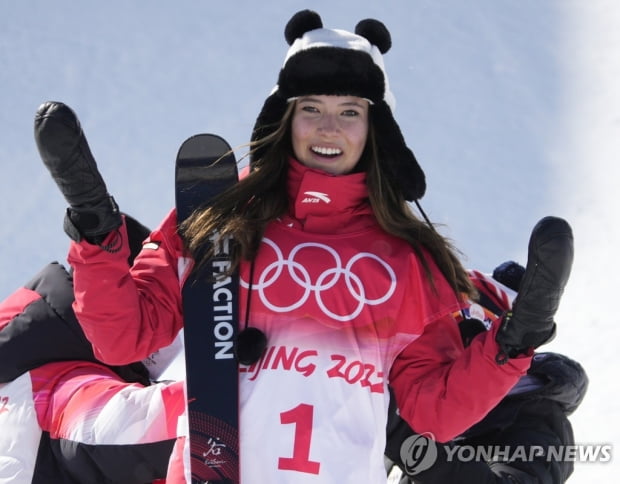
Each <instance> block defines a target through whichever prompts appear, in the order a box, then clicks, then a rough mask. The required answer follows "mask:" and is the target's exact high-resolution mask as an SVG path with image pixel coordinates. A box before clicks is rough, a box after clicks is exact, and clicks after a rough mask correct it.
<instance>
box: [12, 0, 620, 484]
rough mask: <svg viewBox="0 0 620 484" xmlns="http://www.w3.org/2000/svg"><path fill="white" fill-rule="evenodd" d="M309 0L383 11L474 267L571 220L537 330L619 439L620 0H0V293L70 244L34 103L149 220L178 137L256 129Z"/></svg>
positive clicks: (603, 433) (449, 232)
mask: <svg viewBox="0 0 620 484" xmlns="http://www.w3.org/2000/svg"><path fill="white" fill-rule="evenodd" d="M308 7H310V8H313V9H315V10H317V11H318V12H319V13H320V14H321V16H322V17H323V21H324V24H325V25H326V26H327V27H333V28H344V29H347V30H352V29H353V28H354V26H355V24H356V23H357V22H358V21H359V20H361V19H363V18H367V17H374V18H378V19H380V20H382V21H384V22H385V24H386V25H387V26H388V28H389V29H390V31H391V34H392V40H393V47H392V49H391V51H390V52H389V53H387V54H386V55H385V62H386V66H387V70H388V73H389V77H390V83H391V86H392V89H393V91H394V93H395V95H396V99H397V109H396V117H397V120H398V121H399V123H400V126H401V129H402V131H403V133H404V135H405V137H406V139H407V141H408V143H409V145H410V147H411V148H412V149H413V151H414V152H415V153H416V155H417V157H418V160H419V162H420V164H421V165H422V167H423V168H424V170H425V172H426V175H427V182H428V190H427V194H426V196H425V197H424V198H423V200H422V205H423V207H424V208H425V210H426V211H427V213H428V215H429V216H430V218H431V219H432V220H433V221H434V222H437V223H441V224H443V226H442V227H441V230H442V232H443V233H444V234H445V235H446V236H448V237H450V238H451V239H452V240H453V241H454V242H455V244H456V245H457V246H458V247H459V248H460V249H461V250H462V251H463V254H464V257H465V263H466V265H467V266H469V267H474V268H477V269H481V270H484V271H491V270H492V269H493V268H494V267H495V266H496V265H497V264H498V263H500V262H503V261H505V260H508V259H514V260H518V261H519V262H521V263H523V264H525V262H526V254H527V242H528V238H529V232H530V230H531V228H532V227H533V226H534V224H535V223H536V222H537V221H538V220H539V219H540V218H541V217H543V216H545V215H549V214H551V215H557V216H561V217H564V218H566V219H567V220H568V221H569V222H570V223H571V224H572V226H573V229H574V234H575V247H576V256H575V257H576V258H575V263H574V266H573V272H572V276H571V280H570V282H569V285H568V287H567V289H566V292H565V296H564V299H563V302H562V306H561V308H560V312H559V314H558V316H557V321H558V324H559V331H558V336H557V338H556V339H555V341H553V342H552V343H550V344H549V345H547V346H546V347H545V349H548V350H552V351H558V352H562V353H565V354H567V355H569V356H571V357H573V358H575V359H577V360H578V361H580V362H581V363H582V364H583V366H584V367H585V368H586V370H587V372H588V374H589V377H590V388H589V392H588V395H587V397H586V399H585V400H584V402H583V404H582V406H581V407H580V408H579V409H578V410H577V412H576V413H575V414H574V415H573V417H572V418H571V420H572V422H573V424H574V429H575V434H576V439H577V441H578V442H580V443H611V444H613V445H614V449H613V453H614V454H615V453H617V452H620V424H619V420H620V411H619V410H620V405H619V403H618V402H619V400H618V398H619V397H618V391H617V389H618V383H617V374H616V371H617V370H618V368H619V364H618V360H616V354H617V348H618V347H619V346H620V338H619V336H620V328H619V326H618V322H619V321H618V320H619V316H618V313H619V311H618V309H617V308H616V307H615V305H616V302H617V301H618V299H619V297H618V295H617V294H618V289H617V287H618V282H619V276H618V275H619V273H620V265H619V263H618V256H617V253H616V250H617V246H618V242H619V241H620V237H619V232H620V228H619V226H618V216H617V214H616V211H617V209H618V206H619V203H618V202H619V192H620V190H619V188H618V186H617V184H618V178H619V177H618V175H619V172H620V168H619V167H618V162H619V161H620V160H619V158H620V156H619V155H620V149H619V148H620V89H619V88H618V87H617V86H618V85H619V83H620V81H619V79H620V28H619V26H620V3H618V2H617V1H615V0H519V1H516V0H472V1H469V2H464V1H460V0H437V1H432V0H417V1H412V0H385V1H383V2H379V1H370V0H355V1H343V0H341V1H335V0H329V1H328V0H315V1H313V2H309V1H306V2H301V1H298V0H289V1H287V2H284V1H271V0H269V1H268V0H261V1H250V0H235V1H229V2H213V1H206V0H204V1H187V0H185V1H183V0H177V1H175V2H171V1H161V0H151V1H137V0H125V1H121V0H107V1H106V2H95V1H83V2H74V1H69V0H55V1H54V2H48V1H44V0H23V1H19V2H16V1H11V0H0V100H1V102H0V164H1V167H2V171H1V173H2V176H1V177H0V194H1V195H2V196H1V197H0V214H1V221H0V227H1V232H0V233H1V237H0V254H1V262H0V264H1V265H0V267H1V270H0V298H4V297H6V296H7V295H8V294H9V293H10V292H12V291H13V290H14V289H16V288H17V287H18V286H19V285H21V284H23V283H25V282H26V281H28V280H29V279H30V278H31V277H32V276H33V275H34V274H35V273H36V272H37V271H38V270H39V269H40V268H41V267H42V266H43V265H44V264H46V263H47V262H49V261H52V260H59V261H61V262H65V255H66V250H67V246H68V241H67V238H66V236H65V235H64V233H63V232H62V228H61V227H62V218H63V213H64V210H65V202H64V200H63V199H62V196H61V195H60V193H59V191H58V190H57V188H56V186H55V185H54V184H53V182H52V180H51V178H50V176H49V174H48V173H47V171H46V170H45V169H44V167H43V165H42V163H41V161H40V158H39V155H38V153H37V150H36V147H35V144H34V140H33V136H32V125H33V115H34V113H35V111H36V109H37V107H38V106H39V104H40V103H42V102H43V101H45V100H59V101H63V102H66V103H67V104H69V105H70V106H71V107H72V108H74V109H75V110H76V112H77V113H78V116H79V117H80V119H81V121H82V125H83V127H84V130H85V132H86V135H87V137H88V139H89V142H90V145H91V148H92V150H93V152H94V154H95V157H96V158H97V160H98V163H99V167H100V170H101V172H102V173H103V175H104V177H105V179H106V181H107V184H108V188H109V190H110V192H111V193H112V194H113V195H114V196H115V198H116V200H117V202H118V203H119V205H120V207H121V209H123V210H124V211H127V212H128V213H131V214H133V215H134V216H136V217H137V218H139V219H140V220H141V221H143V222H144V223H145V224H147V225H149V226H151V227H154V226H155V225H157V224H158V223H159V221H160V220H161V219H162V218H163V217H164V215H165V214H166V213H167V211H168V210H169V209H170V208H171V207H172V205H173V200H174V196H173V163H174V158H175V155H176V152H177V149H178V147H179V145H180V143H181V142H182V141H183V140H184V139H185V138H187V137H188V136H190V135H192V134H195V133H199V132H215V133H218V134H221V135H223V136H224V137H225V138H227V139H228V140H229V141H230V142H231V144H232V145H233V146H239V145H242V144H244V143H245V142H247V140H248V138H249V134H250V131H251V128H252V126H253V123H254V121H255V118H256V115H257V114H258V112H259V109H260V107H261V106H262V103H263V101H264V99H265V97H266V96H267V94H268V93H269V91H270V90H271V88H272V87H273V85H274V83H275V80H276V76H277V72H278V69H279V68H280V65H281V63H282V61H283V59H284V54H285V52H286V44H285V41H284V36H283V30H284V25H285V24H286V22H287V20H288V19H289V17H290V16H291V15H292V14H293V13H294V12H295V11H297V10H299V9H302V8H308ZM243 152H244V150H243V149H241V150H240V151H239V152H238V153H239V154H242V153H243ZM616 460H617V457H616V456H614V458H613V460H612V462H611V463H598V464H593V463H577V464H576V469H575V473H574V475H573V477H572V478H571V479H570V480H569V482H571V483H588V484H590V483H592V482H597V483H599V482H601V483H602V482H605V483H611V482H617V480H616V479H617V473H618V470H616V469H614V468H615V463H614V462H613V461H616Z"/></svg>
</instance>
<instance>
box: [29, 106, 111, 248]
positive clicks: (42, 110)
mask: <svg viewBox="0 0 620 484" xmlns="http://www.w3.org/2000/svg"><path fill="white" fill-rule="evenodd" d="M34 138H35V141H36V143H37V148H38V149H39V153H40V155H41V159H42V160H43V163H44V164H45V166H46V167H47V168H48V170H49V171H50V173H51V175H52V178H53V179H54V181H55V182H56V184H57V185H58V188H60V191H61V192H62V194H63V196H64V197H65V199H66V200H67V202H68V203H69V208H68V209H67V213H66V215H65V222H64V229H65V232H66V233H67V235H69V237H71V238H72V239H73V240H76V241H78V242H79V241H80V240H81V239H82V238H84V239H86V240H87V241H88V242H90V243H93V244H101V243H102V242H103V240H104V239H105V238H106V236H107V235H108V234H109V233H110V232H112V231H113V230H115V229H117V228H118V227H120V226H121V224H122V218H121V214H120V212H119V210H118V206H117V205H116V202H115V201H114V199H113V198H112V197H111V196H110V195H109V194H108V190H107V188H106V185H105V182H104V181H103V178H102V177H101V174H100V173H99V170H98V169H97V163H96V162H95V159H94V158H93V155H92V154H91V152H90V148H89V147H88V142H87V141H86V137H85V136H84V132H83V131H82V128H81V126H80V122H79V120H78V118H77V116H76V115H75V113H74V112H73V111H72V110H71V109H70V108H69V107H68V106H67V105H65V104H63V103H59V102H53V101H49V102H46V103H43V104H42V105H41V106H40V107H39V109H38V110H37V113H36V115H35V118H34Z"/></svg>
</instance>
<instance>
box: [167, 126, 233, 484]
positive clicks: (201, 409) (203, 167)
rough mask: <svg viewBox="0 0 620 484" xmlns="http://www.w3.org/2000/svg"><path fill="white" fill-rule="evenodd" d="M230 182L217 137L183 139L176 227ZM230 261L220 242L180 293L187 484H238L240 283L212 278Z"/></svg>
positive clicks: (228, 153) (224, 149) (225, 151)
mask: <svg viewBox="0 0 620 484" xmlns="http://www.w3.org/2000/svg"><path fill="white" fill-rule="evenodd" d="M237 180H238V173H237V164H236V160H235V157H234V154H233V153H232V150H231V148H230V145H229V144H228V143H227V142H226V141H225V140H224V139H223V138H221V137H220V136H217V135H212V134H198V135H195V136H192V137H190V138H188V139H187V140H186V141H185V142H183V144H182V145H181V147H180V148H179V152H178V155H177V159H176V167H175V197H176V210H177V220H178V223H181V222H182V221H183V220H185V219H186V218H187V217H188V216H189V215H190V214H191V213H192V212H193V211H194V210H195V209H196V208H199V207H202V206H205V205H207V204H208V203H209V201H210V200H211V199H212V198H213V197H214V196H216V195H217V194H218V193H221V192H222V191H223V190H225V189H226V188H228V187H230V186H231V185H233V184H234V183H236V182H237ZM229 261H230V260H229V252H228V244H227V243H226V241H224V242H223V243H221V244H218V247H217V248H216V256H215V257H214V258H213V259H212V260H211V261H209V263H208V264H207V265H206V266H205V267H206V269H205V270H206V271H208V273H206V274H205V272H202V273H201V274H190V276H189V278H188V279H187V281H186V282H185V284H184V285H183V289H182V297H183V316H184V342H185V366H186V375H187V376H186V383H187V418H188V421H189V436H188V438H189V444H190V445H189V447H190V466H191V475H192V484H198V483H205V482H209V483H230V484H238V483H239V389H238V366H237V360H236V358H235V356H234V352H233V346H234V341H235V338H236V334H237V327H238V325H237V321H238V293H239V278H238V275H233V276H232V277H226V278H221V277H219V278H217V279H214V278H213V277H211V276H212V275H217V274H219V273H221V272H223V271H224V270H225V269H226V268H227V267H228V265H229ZM201 275H202V277H201Z"/></svg>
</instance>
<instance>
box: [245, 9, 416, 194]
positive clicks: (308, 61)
mask: <svg viewBox="0 0 620 484" xmlns="http://www.w3.org/2000/svg"><path fill="white" fill-rule="evenodd" d="M284 36H285V38H286V41H287V43H288V44H289V45H290V48H289V50H288V52H287V55H286V58H285V60H284V64H283V66H282V68H281V70H280V74H279V76H278V83H277V85H276V87H275V88H274V89H273V91H272V92H271V94H270V95H269V97H268V98H267V100H266V101H265V104H264V105H263V108H262V110H261V112H260V114H259V115H258V118H257V120H256V124H255V125H254V131H253V133H252V141H256V140H259V139H261V138H263V137H265V136H267V135H269V134H271V133H272V132H273V131H274V130H275V129H276V128H277V125H278V123H279V121H280V120H281V119H282V116H283V115H284V113H285V111H286V108H287V105H288V102H289V101H290V100H291V99H294V98H296V97H298V96H305V95H313V94H314V95H322V94H325V95H349V96H357V97H362V98H365V99H367V100H368V101H369V102H370V116H371V119H372V122H373V126H374V128H375V132H376V135H377V136H376V139H377V148H378V152H379V153H378V154H379V159H380V160H381V163H384V164H385V165H384V166H385V168H386V173H387V174H388V176H389V177H391V178H392V181H393V182H394V183H396V185H397V186H398V187H399V188H400V190H401V192H402V194H403V196H404V198H405V199H406V200H410V201H412V200H417V199H419V198H422V196H423V195H424V192H425V190H426V181H425V177H424V172H423V171H422V169H421V168H420V165H419V164H418V162H417V160H416V158H415V156H414V154H413V152H412V151H411V150H410V149H409V148H408V147H407V145H406V144H405V140H404V139H403V136H402V133H401V131H400V128H399V127H398V124H397V123H396V120H395V119H394V116H393V110H394V108H395V99H394V96H393V94H392V92H391V91H390V88H389V83H388V78H387V75H386V73H385V68H384V64H383V54H385V53H386V52H387V51H388V50H389V49H390V47H391V46H392V40H391V36H390V33H389V31H388V30H387V28H386V27H385V25H384V24H383V23H381V22H380V21H378V20H375V19H366V20H362V21H360V22H359V23H358V24H357V26H356V27H355V32H354V33H352V32H348V31H345V30H335V29H325V28H323V22H322V20H321V17H320V16H319V15H318V14H317V13H316V12H314V11H311V10H302V11H300V12H297V13H296V14H295V15H293V17H291V19H290V20H289V21H288V23H287V25H286V28H285V30H284ZM266 149H268V146H265V147H262V148H260V149H258V150H256V151H255V152H254V153H253V154H252V157H251V159H250V164H252V161H253V160H256V159H259V158H260V157H261V156H262V154H263V153H264V152H265V150H266Z"/></svg>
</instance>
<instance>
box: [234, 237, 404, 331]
mask: <svg viewBox="0 0 620 484" xmlns="http://www.w3.org/2000/svg"><path fill="white" fill-rule="evenodd" d="M263 243H265V244H267V245H268V246H270V247H271V248H272V249H273V251H274V253H275V256H276V260H275V261H273V262H271V263H270V264H268V265H267V266H266V267H265V268H264V269H263V270H262V272H261V273H260V275H259V276H258V278H257V279H256V280H255V281H254V282H253V284H252V290H255V291H257V292H258V295H259V298H260V300H261V302H262V303H263V304H264V305H265V306H266V307H267V308H269V309H270V310H272V311H274V312H277V313H285V312H288V311H292V310H294V309H297V308H299V307H301V306H302V305H303V304H305V303H306V301H307V300H308V298H310V296H311V295H314V299H315V301H316V303H317V305H318V306H319V308H320V309H321V310H322V311H323V313H324V314H325V315H326V316H328V317H330V318H333V319H334V320H336V321H350V320H352V319H354V318H356V317H357V316H359V314H360V313H361V312H362V310H363V309H364V305H370V306H375V305H377V304H381V303H384V302H386V301H387V300H389V299H390V297H392V295H393V294H394V291H395V290H396V274H395V272H394V270H393V269H392V268H391V267H390V266H389V265H388V264H387V263H386V262H385V261H384V260H382V259H380V258H379V257H377V256H376V255H375V254H371V253H369V252H360V253H358V254H356V255H355V256H354V257H352V258H351V259H350V260H349V261H348V262H347V263H346V265H344V264H343V261H342V259H341V257H340V255H339V254H338V253H337V252H336V251H335V250H334V249H333V248H331V247H329V246H328V245H325V244H319V243H315V242H307V243H303V244H299V245H297V246H296V247H294V248H293V249H292V250H291V252H290V254H289V255H288V257H285V256H284V254H283V253H282V250H281V249H280V247H278V246H277V245H276V244H275V242H273V241H272V240H271V239H269V238H264V239H263ZM308 248H313V249H319V250H322V251H324V252H326V253H327V255H329V256H330V257H331V258H332V259H333V267H331V268H329V269H326V270H324V271H323V272H322V273H321V274H319V275H318V277H316V278H315V279H314V280H312V276H311V275H310V272H309V271H308V269H307V268H306V267H305V266H304V265H303V264H302V263H301V262H299V260H298V259H299V253H300V252H301V251H302V250H304V249H308ZM313 257H316V255H315V254H313ZM369 259H370V260H374V261H376V262H378V263H379V265H380V267H381V268H383V269H384V270H385V272H386V274H387V276H388V277H387V280H388V281H390V282H389V286H388V287H387V290H386V291H385V293H384V294H383V295H381V296H380V297H376V298H374V299H369V298H367V297H366V289H365V287H364V281H363V280H362V278H361V277H360V276H359V275H358V274H357V273H356V272H354V266H355V265H356V264H359V263H363V261H365V260H369ZM285 270H286V271H287V274H288V276H289V277H290V278H291V279H292V280H293V281H294V282H295V283H296V284H297V285H299V286H300V287H301V288H302V289H303V294H302V295H301V297H300V298H299V299H298V300H297V301H295V302H293V303H292V304H289V305H287V306H279V305H277V304H275V303H273V302H271V301H270V300H269V299H268V297H267V294H266V292H265V290H266V289H267V288H269V287H270V286H272V285H273V284H275V282H276V281H277V280H278V279H279V278H280V277H281V276H282V275H283V272H284V271H285ZM341 277H342V278H343V279H344V282H345V286H346V288H347V290H348V292H349V294H350V295H351V297H352V298H353V299H354V300H355V301H357V305H356V307H355V309H354V310H353V311H351V312H350V313H349V314H337V313H335V312H333V311H331V310H330V309H329V308H328V307H327V305H326V303H325V301H324V297H323V294H325V293H326V291H329V290H330V289H332V288H334V286H336V284H337V283H338V282H339V281H340V280H341ZM241 285H242V286H243V287H245V288H249V287H250V285H249V283H248V282H246V281H244V280H241ZM339 290H344V287H340V288H339Z"/></svg>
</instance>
